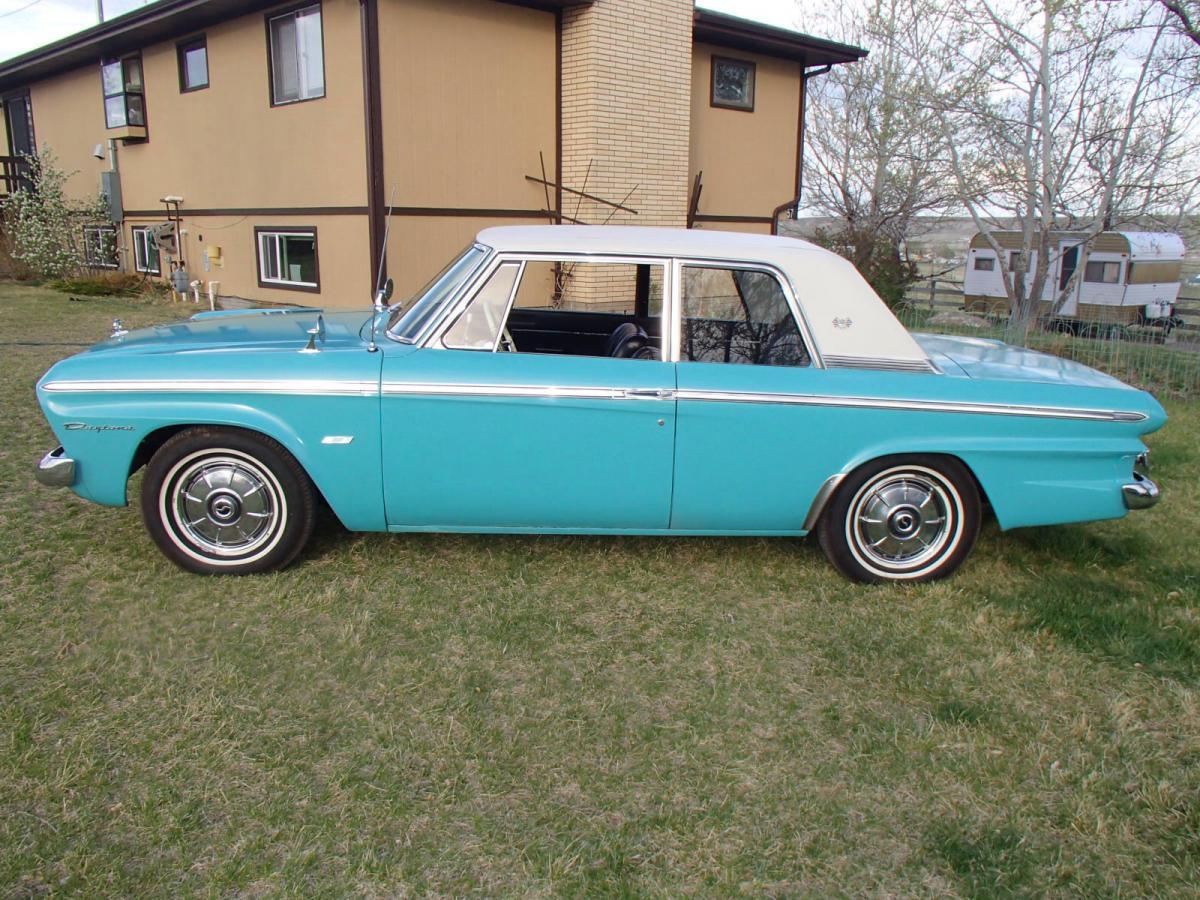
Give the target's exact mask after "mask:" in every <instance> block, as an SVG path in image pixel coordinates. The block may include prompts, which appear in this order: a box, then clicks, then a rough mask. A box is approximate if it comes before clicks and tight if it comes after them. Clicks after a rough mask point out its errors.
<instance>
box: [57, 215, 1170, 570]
mask: <svg viewBox="0 0 1200 900" xmlns="http://www.w3.org/2000/svg"><path fill="white" fill-rule="evenodd" d="M384 299H385V298H383V297H382V296H381V298H377V301H376V303H375V306H374V308H373V309H371V310H369V311H368V310H367V309H364V310H363V311H360V312H322V311H319V310H314V309H282V310H281V309H270V310H250V311H240V312H234V311H218V312H213V313H201V314H200V315H197V316H194V317H193V318H192V319H191V320H189V321H187V322H184V323H179V324H170V325H161V326H158V327H155V328H147V329H142V330H138V331H131V332H128V333H126V332H124V331H122V330H120V329H119V328H116V329H114V335H113V336H112V337H110V338H109V339H108V340H106V341H104V342H102V343H100V344H98V345H96V346H95V347H93V348H91V349H90V350H87V351H85V352H83V353H80V354H78V355H76V356H73V357H70V358H69V359H66V360H63V361H62V362H60V363H58V364H57V365H55V366H54V367H53V368H51V369H50V371H49V372H47V373H46V375H45V376H44V377H43V378H42V380H41V381H40V383H39V384H38V388H37V391H38V399H39V400H40V402H41V404H42V408H43V409H44V411H45V414H46V417H47V418H48V419H49V422H50V425H51V427H52V428H53V430H54V433H55V435H56V436H57V437H58V439H59V440H60V441H61V443H62V446H61V447H59V448H57V449H56V450H54V451H52V452H51V453H49V454H47V456H46V457H45V458H44V459H43V460H42V462H41V464H40V465H39V466H38V477H39V478H40V480H42V481H43V482H45V483H47V484H52V485H64V486H69V487H71V488H72V489H73V490H74V491H75V492H76V493H78V494H79V495H80V496H81V497H84V498H86V499H88V500H93V501H95V502H97V503H103V504H107V505H111V506H123V505H125V503H126V502H127V501H126V485H127V482H128V480H129V478H130V476H131V475H132V474H133V473H134V472H135V471H137V470H138V469H140V468H142V467H143V466H144V467H145V469H146V472H145V477H144V478H143V480H142V486H141V505H142V510H143V514H144V517H145V521H146V525H147V528H148V530H149V532H150V535H151V537H152V538H153V539H154V541H155V542H156V543H157V544H158V546H159V547H160V548H161V549H162V550H163V552H164V553H165V554H166V555H167V556H168V557H170V558H171V559H172V560H174V561H175V562H176V563H178V564H179V565H180V566H182V567H184V568H185V569H189V570H191V571H193V572H200V573H237V574H242V573H252V572H262V571H265V570H269V569H276V568H279V567H281V566H284V565H286V564H288V563H289V562H291V561H292V560H293V559H294V558H295V557H296V555H297V554H298V553H299V552H300V550H301V548H302V547H303V546H304V544H305V542H306V540H307V539H308V537H309V533H310V531H311V529H312V524H313V517H314V511H315V510H316V508H317V505H318V502H319V500H321V499H323V500H324V501H325V503H327V504H328V506H329V507H330V508H331V509H332V510H333V512H334V513H335V514H336V515H337V517H338V518H339V519H340V520H341V522H342V524H343V525H345V527H346V528H348V529H351V530H360V531H398V532H412V531H458V532H523V533H539V534H544V533H571V534H581V533H587V534H648V535H786V536H796V537H799V536H802V535H804V534H806V533H809V532H813V531H815V532H816V533H817V535H818V537H819V539H820V543H821V546H822V547H823V548H824V550H825V552H826V553H827V554H828V556H829V558H830V560H831V561H832V562H833V563H834V565H836V566H837V567H838V568H839V569H840V570H841V571H842V572H844V573H845V574H846V575H848V576H850V577H852V578H855V579H859V580H862V581H893V580H894V581H924V580H929V579H933V578H938V577H942V576H945V575H948V574H949V573H951V572H952V571H954V570H955V569H956V568H957V567H958V566H959V565H960V564H961V563H962V561H963V560H964V559H965V558H966V556H967V554H968V553H969V552H970V550H971V546H972V544H973V543H974V541H975V537H976V534H977V533H978V530H979V525H980V520H981V518H982V516H983V515H984V514H985V513H988V514H991V515H994V516H995V518H996V519H997V520H998V522H999V525H1000V527H1001V528H1003V529H1009V528H1017V527H1022V526H1030V525H1048V524H1054V523H1065V522H1084V521H1088V520H1094V519H1111V518H1117V517H1120V516H1123V515H1125V513H1126V511H1127V510H1129V509H1140V508H1144V507H1148V506H1151V505H1153V504H1154V502H1155V501H1156V500H1157V499H1158V493H1159V492H1158V488H1157V487H1156V486H1155V485H1154V483H1153V482H1151V481H1150V480H1149V478H1148V477H1147V476H1146V474H1145V471H1144V465H1143V463H1144V460H1145V456H1144V454H1145V452H1146V448H1145V446H1144V445H1143V443H1142V437H1143V436H1144V435H1146V434H1148V433H1149V432H1152V431H1154V430H1156V429H1157V428H1159V427H1161V426H1162V425H1163V423H1164V422H1165V421H1166V416H1165V414H1164V412H1163V409H1162V407H1161V406H1160V405H1159V404H1158V403H1157V402H1156V401H1155V399H1154V398H1153V397H1151V396H1150V395H1149V394H1146V393H1144V392H1142V391H1139V390H1135V389H1134V388H1131V387H1129V386H1127V385H1125V384H1122V383H1121V382H1119V381H1117V380H1115V379H1113V378H1110V377H1108V376H1106V375H1103V374H1101V373H1099V372H1096V371H1094V370H1092V369H1089V368H1086V367H1084V366H1081V365H1077V364H1075V363H1072V362H1068V361H1066V360H1062V359H1058V358H1056V357H1052V356H1046V355H1043V354H1039V353H1033V352H1030V351H1028V350H1023V349H1019V348H1015V347H1010V346H1007V345H1005V344H1002V343H999V342H996V341H990V340H977V339H972V338H955V337H939V336H932V335H920V334H910V333H909V332H908V331H907V330H905V329H904V328H903V327H902V326H901V325H900V323H899V322H897V321H896V319H895V317H893V315H892V314H891V312H890V311H889V310H888V309H887V307H886V306H885V305H884V304H883V303H882V302H881V301H880V300H879V298H878V297H877V296H876V295H875V294H874V293H873V292H872V291H871V289H870V287H869V286H868V285H867V284H866V282H864V281H863V279H862V278H861V277H860V276H859V274H858V273H857V272H856V271H855V269H854V268H853V266H851V265H850V264H849V263H848V262H846V261H844V260H843V259H841V258H840V257H838V256H836V255H834V254H832V253H829V252H827V251H825V250H822V249H820V248H818V247H815V246H813V245H811V244H808V243H805V242H803V241H798V240H793V239H788V238H781V237H765V236H754V235H745V234H728V233H718V232H704V231H685V230H675V229H654V228H630V227H619V228H618V227H607V228H606V227H583V226H565V227H564V226H529V227H526V226H519V227H506V228H492V229H487V230H485V231H483V232H481V233H480V234H479V235H478V237H477V239H476V240H475V241H474V242H473V243H472V244H471V245H470V246H469V247H467V248H466V249H465V250H464V251H463V252H462V254H461V255H459V256H458V257H457V258H456V259H454V260H453V261H452V262H450V264H449V265H447V266H446V268H445V269H444V270H443V271H442V272H441V273H439V274H438V275H437V276H436V277H435V278H434V279H433V280H432V281H431V282H430V284H429V285H428V286H427V287H426V288H425V289H424V290H422V291H420V292H419V293H417V294H416V295H414V296H413V297H412V298H411V299H409V300H406V301H404V302H402V303H398V304H395V305H393V306H391V307H385V306H384V305H383V300H384Z"/></svg>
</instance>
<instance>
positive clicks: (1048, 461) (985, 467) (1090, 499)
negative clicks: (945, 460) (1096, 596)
mask: <svg viewBox="0 0 1200 900" xmlns="http://www.w3.org/2000/svg"><path fill="white" fill-rule="evenodd" d="M1144 450H1145V446H1144V445H1143V444H1142V442H1141V441H1140V440H1138V439H1137V438H1136V437H1133V436H1130V437H1109V438H1094V437H1091V438H1086V439H1082V438H1057V439H1054V438H1051V439H1047V438H1033V437H1012V438H987V439H971V438H965V439H960V440H957V441H953V440H946V438H945V436H941V437H939V439H937V440H933V439H930V440H923V439H920V438H906V439H903V440H890V441H886V442H880V443H877V444H874V445H872V446H870V447H867V448H865V449H864V450H862V451H861V452H860V453H859V454H857V455H856V456H855V457H854V458H853V459H851V460H849V461H848V462H847V463H846V465H845V467H844V468H843V470H842V471H843V472H851V471H853V470H854V469H857V468H858V467H859V466H861V465H863V464H864V463H867V462H870V461H871V460H874V459H878V458H879V457H881V456H891V455H897V454H899V455H908V454H917V453H919V454H935V455H942V456H952V457H954V458H956V459H958V460H959V461H961V462H962V463H963V464H964V465H966V466H967V468H968V469H970V470H971V473H972V474H973V475H974V476H975V479H976V481H978V482H979V486H980V488H982V490H983V493H984V495H985V498H986V499H987V501H988V502H989V503H990V504H991V506H992V509H993V511H994V512H995V515H996V520H997V521H998V522H999V524H1000V527H1001V529H1003V530H1008V529H1010V528H1019V527H1024V526H1030V525H1052V524H1065V523H1069V522H1088V521H1093V520H1096V519H1115V518H1120V517H1121V516H1123V515H1125V513H1126V509H1125V504H1124V501H1123V500H1122V494H1121V486H1122V485H1123V484H1125V483H1127V482H1128V481H1129V479H1130V473H1131V472H1132V471H1133V464H1134V460H1135V458H1136V456H1137V454H1139V453H1141V452H1143V451H1144Z"/></svg>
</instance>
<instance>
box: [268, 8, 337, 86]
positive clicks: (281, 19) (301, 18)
mask: <svg viewBox="0 0 1200 900" xmlns="http://www.w3.org/2000/svg"><path fill="white" fill-rule="evenodd" d="M267 43H268V45H269V49H270V60H269V62H270V70H271V71H270V76H271V105H272V106H279V105H281V104H284V103H298V102H299V101H301V100H315V99H316V98H317V97H324V96H325V53H324V49H323V45H322V37H321V4H319V3H315V4H313V5H311V6H303V7H300V8H299V9H293V10H290V11H289V12H286V13H283V14H281V15H273V16H268V17H267Z"/></svg>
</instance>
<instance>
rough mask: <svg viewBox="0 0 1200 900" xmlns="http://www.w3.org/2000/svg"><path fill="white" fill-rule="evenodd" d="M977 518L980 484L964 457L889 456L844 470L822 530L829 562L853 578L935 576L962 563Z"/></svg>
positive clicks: (919, 578) (875, 579) (975, 532)
mask: <svg viewBox="0 0 1200 900" xmlns="http://www.w3.org/2000/svg"><path fill="white" fill-rule="evenodd" d="M979 520H980V500H979V491H978V489H977V488H976V487H975V480H974V479H973V478H972V477H971V473H970V472H969V471H968V470H967V468H966V466H964V465H963V464H962V463H961V462H959V461H958V460H956V459H952V458H949V457H943V456H908V457H886V458H884V459H878V460H875V461H873V462H870V463H867V464H866V465H864V466H861V467H860V468H858V469H856V470H855V471H854V472H852V473H851V474H850V475H848V476H847V477H846V479H845V480H844V481H843V482H842V485H841V487H840V488H839V489H838V492H837V494H836V495H835V496H834V498H833V500H831V501H830V503H829V506H828V507H827V508H826V510H825V512H824V514H823V515H822V517H821V521H820V524H819V525H818V527H817V536H818V538H819V539H820V542H821V547H822V549H823V550H824V551H825V555H826V556H828V557H829V560H830V562H832V563H833V564H834V565H835V566H836V567H837V568H838V570H840V571H841V572H842V573H843V574H845V575H847V576H849V577H850V578H853V579H855V580H856V581H864V582H881V581H933V580H934V579H937V578H945V577H946V576H947V575H949V574H951V573H952V572H954V570H955V569H957V568H958V567H959V566H960V565H962V563H963V560H965V559H966V558H967V555H968V554H969V553H970V552H971V548H972V547H973V546H974V544H975V538H976V537H977V536H978V534H979Z"/></svg>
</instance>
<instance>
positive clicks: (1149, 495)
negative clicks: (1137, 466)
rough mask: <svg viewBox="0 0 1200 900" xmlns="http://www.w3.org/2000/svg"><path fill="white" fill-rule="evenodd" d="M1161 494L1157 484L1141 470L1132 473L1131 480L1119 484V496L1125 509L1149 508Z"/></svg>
mask: <svg viewBox="0 0 1200 900" xmlns="http://www.w3.org/2000/svg"><path fill="white" fill-rule="evenodd" d="M1160 496H1161V494H1160V492H1159V490H1158V485H1157V484H1155V483H1154V482H1153V481H1151V480H1150V479H1149V478H1147V477H1146V476H1145V475H1143V474H1142V473H1141V472H1134V473H1133V481H1132V482H1130V483H1129V484H1126V485H1122V486H1121V498H1122V499H1123V500H1124V501H1125V508H1126V509H1149V508H1150V507H1151V506H1153V505H1154V504H1155V503H1157V502H1158V499H1159V497H1160Z"/></svg>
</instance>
